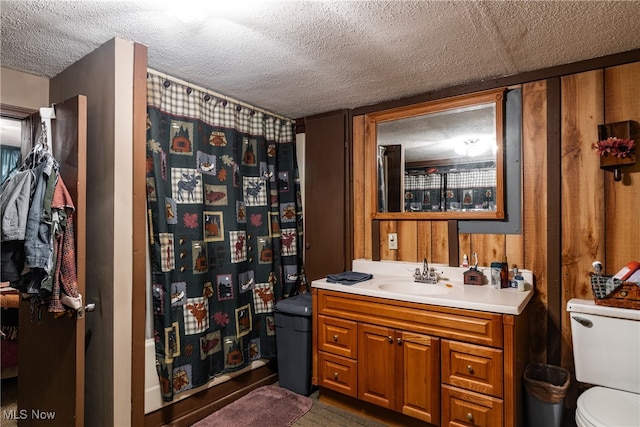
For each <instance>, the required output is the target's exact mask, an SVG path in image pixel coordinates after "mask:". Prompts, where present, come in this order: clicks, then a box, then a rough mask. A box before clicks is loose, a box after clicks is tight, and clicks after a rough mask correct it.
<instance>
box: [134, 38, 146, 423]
mask: <svg viewBox="0 0 640 427" xmlns="http://www.w3.org/2000/svg"><path fill="white" fill-rule="evenodd" d="M133 55H134V57H133V112H132V114H133V146H132V150H133V176H132V181H133V182H132V186H133V200H132V201H131V203H132V212H133V213H132V214H133V218H132V222H133V236H132V239H133V242H132V249H133V251H132V257H133V259H132V267H133V268H132V276H133V277H132V281H131V284H132V286H131V292H132V305H133V307H132V314H131V317H132V319H131V425H134V426H141V425H144V415H145V414H144V392H145V329H146V328H145V325H146V312H147V307H146V301H147V297H146V283H147V275H146V265H147V262H146V259H147V257H146V253H147V252H146V245H147V238H146V229H147V225H146V203H147V196H146V169H145V165H146V133H147V131H146V127H147V47H146V46H145V45H142V44H139V43H134V47H133Z"/></svg>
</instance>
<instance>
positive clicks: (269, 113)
mask: <svg viewBox="0 0 640 427" xmlns="http://www.w3.org/2000/svg"><path fill="white" fill-rule="evenodd" d="M147 72H148V73H151V74H155V75H156V76H159V77H162V78H165V79H167V80H170V81H172V82H174V83H179V84H181V85H183V86H187V87H190V88H192V89H197V90H199V91H200V92H204V93H207V94H209V95H211V96H214V97H216V98H219V99H223V100H225V101H227V102H233V103H234V104H238V105H242V106H243V107H246V108H250V109H252V110H255V111H259V112H261V113H263V114H266V115H268V116H272V117H276V118H278V119H281V120H288V121H291V122H293V123H295V122H296V121H295V120H293V119H290V118H289V117H284V116H281V115H280V114H276V113H272V112H270V111H267V110H264V109H262V108H259V107H256V106H254V105H251V104H247V103H246V102H242V101H238V100H237V99H233V98H230V97H228V96H226V95H223V94H221V93H218V92H214V91H212V90H210V89H206V88H204V87H202V86H198V85H195V84H193V83H189V82H188V81H186V80H182V79H179V78H177V77H173V76H169V75H167V74H165V73H162V72H160V71H157V70H154V69H153V68H148V67H147Z"/></svg>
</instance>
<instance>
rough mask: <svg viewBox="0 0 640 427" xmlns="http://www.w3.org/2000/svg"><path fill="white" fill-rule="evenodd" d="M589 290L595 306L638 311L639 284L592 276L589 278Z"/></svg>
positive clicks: (639, 298) (639, 303)
mask: <svg viewBox="0 0 640 427" xmlns="http://www.w3.org/2000/svg"><path fill="white" fill-rule="evenodd" d="M591 290H592V291H593V299H594V301H595V303H596V304H597V305H606V306H609V307H619V308H631V309H634V310H640V283H635V282H623V281H621V280H618V279H615V278H613V277H612V276H599V275H595V274H594V275H592V276H591Z"/></svg>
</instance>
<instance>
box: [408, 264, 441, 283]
mask: <svg viewBox="0 0 640 427" xmlns="http://www.w3.org/2000/svg"><path fill="white" fill-rule="evenodd" d="M413 280H414V281H415V282H420V283H429V284H432V285H433V284H436V283H438V274H437V273H436V270H435V269H434V268H433V267H431V268H429V263H428V262H427V259H426V258H425V259H424V261H423V262H422V271H420V269H419V268H416V270H415V272H414V273H413Z"/></svg>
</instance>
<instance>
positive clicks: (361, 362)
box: [358, 323, 397, 409]
mask: <svg viewBox="0 0 640 427" xmlns="http://www.w3.org/2000/svg"><path fill="white" fill-rule="evenodd" d="M394 343H395V337H394V330H393V329H389V328H384V327H380V326H373V325H366V324H361V323H360V324H358V398H359V399H361V400H364V401H365V402H369V403H373V404H374V405H378V406H382V407H383V408H388V409H395V406H396V396H395V395H396V390H395V387H396V384H395V379H396V378H397V377H396V373H395V369H396V365H397V363H396V354H397V353H396V345H394Z"/></svg>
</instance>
